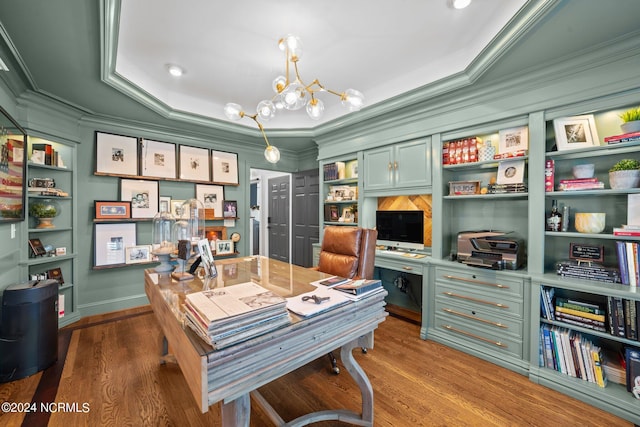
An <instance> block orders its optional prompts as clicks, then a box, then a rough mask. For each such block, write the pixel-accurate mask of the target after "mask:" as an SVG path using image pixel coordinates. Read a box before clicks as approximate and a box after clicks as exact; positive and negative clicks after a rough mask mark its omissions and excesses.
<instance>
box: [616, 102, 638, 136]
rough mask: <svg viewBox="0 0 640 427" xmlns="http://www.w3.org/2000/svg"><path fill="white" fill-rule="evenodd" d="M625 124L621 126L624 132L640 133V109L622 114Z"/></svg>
mask: <svg viewBox="0 0 640 427" xmlns="http://www.w3.org/2000/svg"><path fill="white" fill-rule="evenodd" d="M620 118H621V119H622V121H623V123H622V125H620V128H621V129H622V132H624V133H630V132H640V107H635V108H630V109H629V110H627V111H625V112H624V113H622V114H620Z"/></svg>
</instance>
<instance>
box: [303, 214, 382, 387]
mask: <svg viewBox="0 0 640 427" xmlns="http://www.w3.org/2000/svg"><path fill="white" fill-rule="evenodd" d="M377 238H378V231H377V230H372V229H368V228H360V227H350V226H328V227H325V229H324V236H323V238H322V246H321V248H320V259H319V261H318V266H317V267H313V268H314V269H315V270H318V271H321V272H323V273H327V274H331V275H334V276H340V277H346V278H349V279H373V270H374V267H375V259H376V239H377ZM362 352H363V353H366V352H367V349H366V348H364V347H363V348H362ZM328 356H329V360H330V361H331V367H332V370H333V372H335V373H336V374H338V373H340V369H339V368H338V362H337V360H336V358H335V356H334V355H333V353H329V355H328Z"/></svg>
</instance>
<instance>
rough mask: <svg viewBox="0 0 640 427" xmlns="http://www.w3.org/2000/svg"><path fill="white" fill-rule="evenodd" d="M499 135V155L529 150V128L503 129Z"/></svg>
mask: <svg viewBox="0 0 640 427" xmlns="http://www.w3.org/2000/svg"><path fill="white" fill-rule="evenodd" d="M498 135H499V137H500V145H499V148H498V150H499V151H498V153H499V154H505V153H514V152H516V151H527V150H528V149H529V128H528V127H527V126H522V127H518V128H511V129H503V130H501V131H499V132H498Z"/></svg>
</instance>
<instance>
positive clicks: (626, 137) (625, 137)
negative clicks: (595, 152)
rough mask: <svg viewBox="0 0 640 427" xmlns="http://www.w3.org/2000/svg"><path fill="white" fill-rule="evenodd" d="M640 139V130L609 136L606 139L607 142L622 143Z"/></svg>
mask: <svg viewBox="0 0 640 427" xmlns="http://www.w3.org/2000/svg"><path fill="white" fill-rule="evenodd" d="M635 141H640V132H628V133H623V134H622V135H613V136H608V137H606V138H605V139H604V142H606V143H607V144H620V143H622V142H635Z"/></svg>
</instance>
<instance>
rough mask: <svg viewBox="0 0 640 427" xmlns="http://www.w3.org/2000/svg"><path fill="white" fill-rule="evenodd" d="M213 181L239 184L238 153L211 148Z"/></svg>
mask: <svg viewBox="0 0 640 427" xmlns="http://www.w3.org/2000/svg"><path fill="white" fill-rule="evenodd" d="M211 169H212V181H213V182H215V183H216V184H231V185H238V154H236V153H227V152H224V151H214V150H211Z"/></svg>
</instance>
